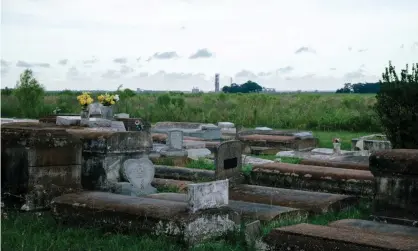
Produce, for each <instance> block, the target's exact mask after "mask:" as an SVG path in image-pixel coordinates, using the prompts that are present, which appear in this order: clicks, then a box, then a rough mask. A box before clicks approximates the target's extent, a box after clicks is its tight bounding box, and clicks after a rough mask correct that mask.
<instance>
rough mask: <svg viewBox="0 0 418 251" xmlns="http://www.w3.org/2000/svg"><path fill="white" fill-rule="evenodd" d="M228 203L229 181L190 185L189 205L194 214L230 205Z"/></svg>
mask: <svg viewBox="0 0 418 251" xmlns="http://www.w3.org/2000/svg"><path fill="white" fill-rule="evenodd" d="M228 201H229V182H228V180H217V181H212V182H205V183H197V184H189V185H188V193H187V203H188V207H189V209H190V210H191V212H192V213H195V212H196V211H199V210H202V209H209V208H219V207H221V206H225V205H228Z"/></svg>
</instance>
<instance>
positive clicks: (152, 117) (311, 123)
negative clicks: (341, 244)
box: [1, 91, 380, 132]
mask: <svg viewBox="0 0 418 251" xmlns="http://www.w3.org/2000/svg"><path fill="white" fill-rule="evenodd" d="M77 94H78V93H75V92H74V93H71V92H68V91H67V92H65V93H58V94H57V93H56V92H55V93H49V94H47V96H45V98H44V102H43V103H40V104H39V105H38V106H39V107H35V108H36V109H35V108H33V109H32V108H31V111H32V112H30V113H28V112H27V111H26V110H25V109H29V108H25V107H20V106H19V102H18V100H17V98H16V97H15V96H13V95H2V97H1V114H2V116H3V117H21V116H23V114H30V115H31V117H33V118H39V117H42V116H45V115H48V114H51V113H52V112H53V110H54V109H55V108H56V107H59V108H60V109H61V112H62V113H76V114H79V113H80V107H79V105H78V104H77V100H76V96H77ZM93 97H94V98H96V97H97V94H93ZM375 102H376V98H375V95H365V94H307V93H301V94H277V95H272V94H245V95H244V94H223V93H221V94H210V93H208V94H174V93H171V94H138V95H135V96H133V97H129V98H124V97H122V98H121V101H120V102H119V103H118V104H117V105H116V106H115V108H114V110H115V112H126V113H129V114H130V115H131V117H141V118H144V119H146V120H148V121H150V122H158V121H189V122H206V123H217V122H219V121H231V122H233V123H235V124H237V125H240V126H244V127H248V128H251V127H252V128H253V127H256V126H268V127H271V128H281V129H300V130H317V131H330V130H332V131H341V130H342V131H366V132H374V131H380V124H379V120H378V117H377V115H376V113H375V111H374V110H373V106H374V104H375Z"/></svg>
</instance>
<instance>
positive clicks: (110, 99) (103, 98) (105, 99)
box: [97, 93, 119, 106]
mask: <svg viewBox="0 0 418 251" xmlns="http://www.w3.org/2000/svg"><path fill="white" fill-rule="evenodd" d="M97 99H98V100H99V102H100V103H101V104H102V105H104V106H111V105H114V104H116V102H118V101H119V95H117V94H116V95H110V94H108V93H105V94H102V95H100V96H98V97H97Z"/></svg>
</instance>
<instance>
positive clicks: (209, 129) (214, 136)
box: [151, 122, 221, 140]
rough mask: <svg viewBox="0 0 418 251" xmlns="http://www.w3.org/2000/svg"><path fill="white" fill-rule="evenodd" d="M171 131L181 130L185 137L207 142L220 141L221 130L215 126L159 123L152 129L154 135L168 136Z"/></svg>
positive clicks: (189, 123)
mask: <svg viewBox="0 0 418 251" xmlns="http://www.w3.org/2000/svg"><path fill="white" fill-rule="evenodd" d="M171 130H180V131H182V132H183V133H184V136H190V137H196V138H201V139H205V140H220V139H221V130H220V128H219V127H218V126H216V125H214V124H202V123H191V122H158V123H156V124H155V126H154V127H153V128H152V129H151V131H152V132H153V133H165V134H167V133H168V132H169V131H171Z"/></svg>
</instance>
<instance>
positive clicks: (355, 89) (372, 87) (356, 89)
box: [336, 82, 380, 93]
mask: <svg viewBox="0 0 418 251" xmlns="http://www.w3.org/2000/svg"><path fill="white" fill-rule="evenodd" d="M379 90H380V83H379V82H377V83H357V84H350V83H345V84H344V87H343V88H340V89H338V90H337V91H336V93H378V92H379Z"/></svg>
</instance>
